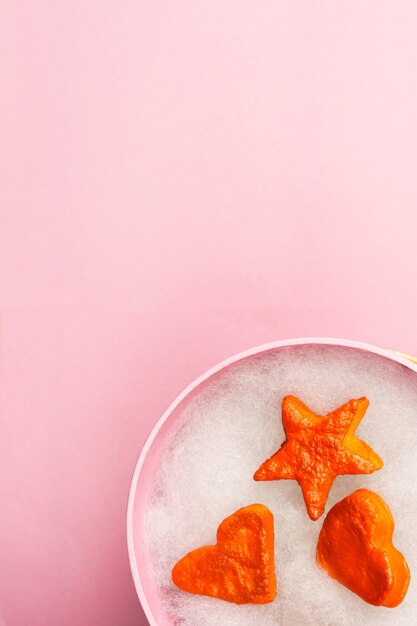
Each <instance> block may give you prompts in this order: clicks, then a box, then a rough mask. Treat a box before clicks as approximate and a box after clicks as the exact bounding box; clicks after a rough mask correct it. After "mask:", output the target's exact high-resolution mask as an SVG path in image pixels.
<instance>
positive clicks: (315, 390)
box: [145, 346, 417, 626]
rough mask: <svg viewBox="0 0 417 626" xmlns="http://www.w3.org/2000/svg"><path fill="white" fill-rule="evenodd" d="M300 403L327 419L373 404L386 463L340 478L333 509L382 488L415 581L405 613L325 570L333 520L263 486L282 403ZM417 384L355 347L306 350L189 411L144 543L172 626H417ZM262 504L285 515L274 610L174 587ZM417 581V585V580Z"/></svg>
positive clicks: (260, 363) (215, 387) (284, 491)
mask: <svg viewBox="0 0 417 626" xmlns="http://www.w3.org/2000/svg"><path fill="white" fill-rule="evenodd" d="M287 394H294V395H297V396H299V397H300V398H301V399H302V400H303V401H304V402H305V403H306V404H307V405H308V406H310V407H311V408H312V409H313V410H314V411H316V412H317V413H321V414H324V413H326V412H328V411H329V410H331V409H334V408H336V407H337V406H339V405H341V404H342V403H344V402H346V401H347V400H349V399H350V398H354V397H360V396H362V395H365V396H367V397H368V398H369V400H370V407H369V409H368V411H367V414H366V416H365V418H364V420H363V422H362V423H361V425H360V426H359V428H358V430H357V433H358V435H359V437H361V438H362V439H364V440H365V441H367V442H368V443H369V444H370V445H371V446H372V447H373V448H374V450H375V451H376V452H377V453H378V454H379V455H380V456H381V457H382V459H383V461H384V463H385V465H384V468H383V469H382V470H380V471H378V472H376V473H374V474H372V475H369V476H344V477H339V478H337V479H336V481H335V484H334V486H333V488H332V490H331V493H330V496H329V500H328V503H327V507H326V513H327V511H328V510H329V509H330V507H331V506H333V504H335V503H336V502H338V501H339V500H341V499H342V498H343V497H345V496H346V495H348V494H349V493H351V492H352V491H354V490H355V489H358V488H359V487H366V488H369V489H372V490H375V491H376V492H377V493H379V494H380V495H381V496H382V497H383V498H384V499H385V501H386V502H387V504H388V505H389V507H390V508H391V511H392V513H393V515H394V519H395V520H396V530H395V534H394V543H395V545H396V546H397V547H398V548H399V549H400V550H401V551H402V552H403V553H404V554H405V556H406V558H407V560H408V564H409V566H410V570H411V584H410V587H409V591H408V594H407V596H406V598H405V600H404V602H403V603H402V604H401V605H400V606H399V607H397V608H395V609H387V608H383V607H373V606H371V605H368V604H366V603H365V602H363V600H361V599H360V598H359V597H358V596H356V595H355V594H353V593H351V592H350V591H349V590H347V589H346V588H345V587H343V586H342V585H340V584H339V583H337V582H336V581H334V580H332V579H331V578H329V577H328V576H327V575H326V574H325V573H324V572H323V571H322V570H320V569H319V568H318V567H317V565H316V563H315V549H316V542H317V536H318V533H319V531H320V528H321V525H322V522H323V520H324V517H325V514H324V515H323V516H322V517H321V518H320V519H319V520H318V521H317V522H312V521H311V520H310V519H309V517H308V516H307V513H306V509H305V505H304V501H303V498H302V495H301V490H300V488H299V486H298V485H297V483H296V482H295V481H273V482H261V483H257V482H255V481H253V480H252V475H253V472H254V471H255V470H256V469H257V467H258V466H259V464H260V463H261V462H262V461H263V460H265V459H266V458H267V457H268V456H270V455H271V454H272V453H273V452H275V451H276V450H277V448H278V447H279V446H280V444H281V442H282V441H283V438H284V436H283V429H282V423H281V411H280V405H281V400H282V398H283V396H285V395H287ZM416 459H417V376H416V375H415V374H413V373H412V372H410V371H409V370H408V369H407V368H405V367H403V366H401V365H399V364H396V363H392V362H390V361H388V360H387V359H384V358H383V357H379V356H375V355H371V354H368V353H365V352H361V351H358V350H355V349H350V348H349V349H348V348H335V347H328V346H327V347H326V346H323V347H313V346H308V347H299V348H290V349H288V348H287V349H284V350H281V351H280V352H278V353H275V354H272V355H264V356H262V357H258V358H254V359H252V360H251V361H249V362H246V363H244V364H240V365H235V366H234V367H233V368H231V369H229V370H228V371H227V372H226V373H224V374H223V375H222V376H221V377H220V378H219V379H218V380H217V381H216V382H213V383H212V384H211V385H210V386H209V387H208V388H206V389H205V390H204V391H203V392H202V393H200V395H199V396H197V397H196V398H195V399H194V400H193V401H192V402H191V403H190V405H189V406H188V407H187V408H186V409H185V410H184V413H183V415H182V419H181V420H179V423H178V429H177V430H176V432H175V433H174V434H173V436H172V439H171V440H170V442H169V445H168V446H167V448H166V450H165V452H164V454H163V458H162V462H161V465H160V469H159V471H158V473H157V475H156V477H155V489H154V494H153V502H152V505H151V506H150V508H149V510H148V511H147V513H146V533H145V535H146V536H145V541H146V545H147V547H148V551H149V561H150V566H151V567H152V569H153V574H154V577H155V584H156V585H157V587H158V589H159V592H160V595H161V598H162V602H163V604H164V606H165V607H166V609H167V611H168V613H169V615H170V616H171V618H172V624H182V625H187V626H188V625H189V626H255V625H256V626H259V624H262V625H263V626H277V625H281V626H300V625H302V626H304V625H317V626H351V625H354V624H355V625H356V624H366V625H367V626H383V625H389V626H400V625H403V626H410V625H411V624H417V601H416V600H417V597H416V596H417V584H416V581H417V540H416V537H417V463H416ZM254 502H260V503H263V504H265V505H266V506H268V507H269V508H270V509H271V511H272V513H273V514H274V518H275V533H276V539H275V548H276V573H277V583H278V594H277V598H276V600H275V601H274V602H273V603H271V604H267V605H263V606H255V605H241V606H237V605H234V604H229V603H227V602H223V601H221V600H216V599H212V598H206V597H202V596H193V595H191V594H187V593H184V592H182V591H180V590H178V589H176V588H175V587H174V586H173V585H172V583H171V568H172V567H173V565H174V564H175V562H176V561H177V560H178V559H179V558H180V557H181V556H183V555H184V554H186V553H187V552H189V551H190V550H192V549H194V548H197V547H199V546H203V545H207V544H213V543H215V538H216V530H217V526H218V525H219V523H220V522H221V521H222V520H223V519H224V518H225V517H227V516H228V515H230V514H231V513H233V512H234V511H235V510H236V509H238V508H239V507H242V506H245V505H247V504H251V503H254ZM414 572H416V575H415V578H414V577H413V573H414Z"/></svg>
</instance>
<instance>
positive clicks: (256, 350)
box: [126, 337, 417, 626]
mask: <svg viewBox="0 0 417 626" xmlns="http://www.w3.org/2000/svg"><path fill="white" fill-rule="evenodd" d="M301 345H329V346H337V347H346V348H356V349H358V350H363V351H365V352H371V353H372V354H376V355H379V356H382V357H385V358H387V359H389V360H391V361H395V362H397V363H399V364H401V365H404V366H406V367H407V368H408V369H411V370H412V371H413V372H415V373H417V363H416V362H413V361H411V360H409V359H408V358H407V356H406V355H404V354H403V353H400V352H397V351H395V350H392V349H389V348H380V347H379V346H376V345H373V344H370V343H366V342H362V341H356V340H354V339H339V338H336V337H296V338H293V339H281V340H276V341H271V342H268V343H264V344H260V345H257V346H254V347H252V348H249V349H247V350H243V351H242V352H238V353H237V354H234V355H233V356H231V357H228V358H226V359H223V360H222V361H219V362H218V363H216V364H215V365H213V366H212V367H210V368H209V369H208V370H206V371H205V372H203V373H202V374H200V375H199V376H197V378H195V379H194V380H193V381H191V382H190V383H189V384H188V385H187V386H186V387H184V389H183V390H182V391H181V392H180V393H179V394H178V395H177V396H176V397H175V398H174V400H173V401H172V402H171V403H170V404H169V406H168V407H167V408H166V409H165V411H164V412H163V413H162V415H161V417H160V418H159V419H158V420H157V421H156V423H155V425H154V426H153V428H152V430H151V432H150V433H149V435H148V437H147V438H146V440H145V443H144V444H143V447H142V449H141V452H140V454H139V457H138V460H137V462H136V465H135V469H134V472H133V476H132V480H131V483H130V489H129V497H128V505H127V520H126V521H127V548H128V555H129V563H130V569H131V573H132V577H133V582H134V584H135V589H136V593H137V595H138V598H139V600H140V603H141V605H142V608H143V610H144V613H145V615H146V618H147V620H148V621H149V624H150V626H159V624H158V623H157V621H156V619H155V617H154V615H153V612H152V609H151V606H150V604H149V602H148V599H147V596H146V594H145V591H144V589H143V585H142V580H141V577H140V574H139V569H138V566H137V563H136V556H135V550H134V540H133V511H134V502H135V496H136V490H137V486H138V483H139V479H140V475H141V471H142V468H143V465H144V462H145V459H146V457H147V455H148V452H149V450H150V449H151V447H152V444H153V442H154V440H155V438H156V436H157V434H158V433H159V431H160V430H161V428H162V426H163V425H164V424H165V422H166V421H167V419H168V418H169V416H170V415H171V413H172V412H173V411H174V410H175V409H176V408H177V406H178V405H179V404H180V403H181V402H182V401H183V400H184V399H185V398H186V397H187V396H188V395H189V394H190V393H191V392H192V391H193V390H194V389H196V387H198V386H199V385H201V383H203V382H204V381H206V380H207V379H209V378H210V377H211V376H213V375H214V374H217V373H218V372H220V371H221V370H222V369H225V368H226V367H229V366H230V365H233V364H234V363H237V362H238V361H241V360H243V359H247V358H250V357H252V356H256V355H258V354H262V353H263V352H269V351H271V350H276V349H279V348H286V347H293V346H301Z"/></svg>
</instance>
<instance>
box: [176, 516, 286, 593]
mask: <svg viewBox="0 0 417 626" xmlns="http://www.w3.org/2000/svg"><path fill="white" fill-rule="evenodd" d="M172 580H173V582H174V584H175V585H177V587H179V588H180V589H182V590H183V591H188V592H190V593H196V594H199V595H206V596H212V597H214V598H219V599H221V600H226V601H228V602H235V603H236V604H245V603H252V604H266V603H268V602H272V600H273V599H274V598H275V596H276V581H275V560H274V520H273V515H272V513H271V511H270V510H269V509H268V508H267V507H266V506H264V505H262V504H251V505H249V506H246V507H244V508H242V509H239V510H238V511H236V512H235V513H233V514H232V515H230V516H229V517H227V518H226V519H225V520H223V522H222V523H221V524H220V526H219V528H218V530H217V544H216V545H213V546H204V547H201V548H197V549H196V550H193V551H192V552H190V553H189V554H187V555H186V556H184V557H183V558H182V559H180V560H179V561H178V563H176V565H175V566H174V568H173V570H172Z"/></svg>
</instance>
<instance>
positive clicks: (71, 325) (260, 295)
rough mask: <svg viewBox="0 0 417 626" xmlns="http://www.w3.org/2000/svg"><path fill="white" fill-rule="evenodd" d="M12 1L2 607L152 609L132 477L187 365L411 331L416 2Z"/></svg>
mask: <svg viewBox="0 0 417 626" xmlns="http://www.w3.org/2000/svg"><path fill="white" fill-rule="evenodd" d="M0 13H1V14H0V42H1V54H0V66H1V98H0V137H1V148H0V177H1V187H0V189H1V239H2V242H1V246H0V267H1V290H2V293H1V305H2V308H3V311H4V314H3V319H2V347H1V359H2V364H1V376H2V385H1V393H2V414H1V436H0V459H1V460H0V463H1V472H0V502H1V507H0V511H1V512H0V555H1V557H0V623H3V622H4V624H5V625H6V626H28V624H30V626H58V625H59V626H91V625H96V624H97V625H100V626H107V625H108V626H134V625H135V626H136V625H141V624H145V623H146V622H145V619H144V617H143V614H142V612H141V609H140V607H139V604H138V601H137V599H136V596H135V592H134V588H133V584H132V582H131V578H130V572H129V567H128V561H127V551H126V547H125V507H126V500H127V493H128V487H129V482H130V477H131V473H132V471H133V468H134V464H135V461H136V457H137V455H138V453H139V450H140V447H141V445H142V443H143V441H144V439H145V436H146V434H147V433H148V431H149V430H150V428H151V426H152V424H153V423H154V422H155V420H156V419H157V418H158V417H159V415H160V414H161V412H162V410H163V409H164V408H165V407H166V405H167V404H168V403H169V401H170V400H171V399H172V398H173V397H174V395H175V394H176V393H177V392H178V391H179V390H180V389H181V388H182V387H183V386H184V385H185V384H186V383H188V382H189V381H190V380H191V379H192V378H194V377H195V376H196V375H197V374H199V373H201V372H202V371H203V370H205V369H206V368H208V367H209V366H211V365H212V364H214V363H215V362H216V361H218V360H220V359H222V358H224V357H226V356H228V355H231V354H233V353H235V352H237V351H240V350H242V349H244V348H247V347H250V346H252V345H254V344H259V343H263V342H266V341H270V340H273V339H279V338H284V337H291V336H299V335H328V336H329V335H330V336H343V337H351V338H355V339H359V340H365V341H368V342H373V343H376V344H380V345H382V346H386V347H394V348H397V349H399V350H402V351H405V352H409V353H413V352H414V353H416V354H417V335H416V332H415V325H416V320H417V296H416V289H415V286H416V281H417V268H416V259H415V240H416V226H417V218H416V217H415V215H416V207H417V184H416V171H417V81H416V76H417V37H416V27H415V25H416V20H417V9H416V4H415V2H414V1H413V0H410V1H405V2H401V3H397V2H393V1H384V0H378V1H376V0H375V1H369V0H364V1H362V2H351V1H350V0H346V1H344V0H343V1H342V0H340V1H338V2H335V1H334V0H328V1H323V0H320V1H317V2H310V1H300V2H293V1H292V0H291V1H290V0H288V1H277V0H265V1H264V0H262V1H260V2H253V1H252V0H221V1H219V0H211V1H208V0H204V1H201V0H188V1H186V0H177V1H176V2H169V1H164V2H162V1H159V0H124V1H122V2H115V1H114V0H72V1H71V2H56V1H52V0H39V1H38V2H27V1H25V0H3V2H1V3H0ZM2 620H3V622H2Z"/></svg>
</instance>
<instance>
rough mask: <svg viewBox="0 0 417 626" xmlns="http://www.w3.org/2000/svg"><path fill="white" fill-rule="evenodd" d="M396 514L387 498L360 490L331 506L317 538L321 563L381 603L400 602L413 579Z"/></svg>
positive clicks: (361, 593)
mask: <svg viewBox="0 0 417 626" xmlns="http://www.w3.org/2000/svg"><path fill="white" fill-rule="evenodd" d="M393 532H394V519H393V517H392V515H391V511H390V510H389V508H388V506H387V504H386V503H385V502H384V500H383V499H382V498H381V497H380V496H378V495H377V494H376V493H374V492H372V491H368V490H367V489H359V490H358V491H355V492H354V493H352V494H351V495H350V496H347V497H346V498H344V499H343V500H341V501H340V502H338V503H337V504H335V506H334V507H333V508H332V509H330V511H329V513H328V514H327V517H326V519H325V520H324V522H323V527H322V529H321V532H320V535H319V540H318V543H317V554H316V556H317V563H318V564H319V565H320V566H321V567H323V568H324V569H325V570H326V571H327V573H328V574H329V575H330V576H332V577H333V578H335V579H336V580H338V581H339V582H340V583H342V585H345V587H347V588H348V589H350V590H351V591H353V592H354V593H356V594H358V596H360V597H361V598H362V599H363V600H366V602H369V603H370V604H374V605H376V606H380V605H383V606H387V607H395V606H397V605H398V604H400V602H402V600H403V598H404V596H405V594H406V593H407V588H408V584H409V582H410V571H409V569H408V565H407V561H406V560H405V558H404V556H403V555H402V554H401V552H399V551H398V550H397V549H396V548H395V547H394V546H393V543H392V535H393Z"/></svg>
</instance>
